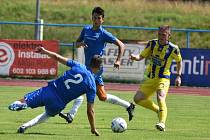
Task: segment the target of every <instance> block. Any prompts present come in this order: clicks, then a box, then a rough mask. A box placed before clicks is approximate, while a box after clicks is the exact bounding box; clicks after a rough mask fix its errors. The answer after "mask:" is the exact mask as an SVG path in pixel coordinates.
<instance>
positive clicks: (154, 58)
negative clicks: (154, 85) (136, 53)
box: [140, 39, 182, 78]
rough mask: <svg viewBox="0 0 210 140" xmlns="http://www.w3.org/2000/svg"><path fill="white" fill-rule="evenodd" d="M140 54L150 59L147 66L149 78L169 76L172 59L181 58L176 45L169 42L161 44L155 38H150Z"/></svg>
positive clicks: (177, 59)
mask: <svg viewBox="0 0 210 140" xmlns="http://www.w3.org/2000/svg"><path fill="white" fill-rule="evenodd" d="M140 55H141V56H143V57H144V58H146V59H149V60H150V63H149V65H148V66H147V73H148V77H149V78H170V66H171V63H172V60H176V62H180V61H181V60H182V57H181V54H180V50H179V48H178V46H176V45H174V44H173V43H171V42H169V43H168V44H166V45H164V46H162V45H160V44H159V41H158V40H157V39H153V40H150V41H149V42H148V44H147V46H146V48H145V49H144V50H143V51H142V52H141V53H140Z"/></svg>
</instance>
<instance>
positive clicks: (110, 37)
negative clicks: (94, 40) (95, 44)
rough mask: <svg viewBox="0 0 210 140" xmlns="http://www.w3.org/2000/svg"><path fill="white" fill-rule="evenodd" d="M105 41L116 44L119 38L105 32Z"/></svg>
mask: <svg viewBox="0 0 210 140" xmlns="http://www.w3.org/2000/svg"><path fill="white" fill-rule="evenodd" d="M103 35H104V40H105V42H108V43H115V42H116V40H117V38H116V37H115V36H113V35H112V34H111V33H110V32H108V31H106V30H104V33H103Z"/></svg>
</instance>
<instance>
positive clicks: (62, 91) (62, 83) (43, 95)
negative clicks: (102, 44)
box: [9, 47, 102, 136]
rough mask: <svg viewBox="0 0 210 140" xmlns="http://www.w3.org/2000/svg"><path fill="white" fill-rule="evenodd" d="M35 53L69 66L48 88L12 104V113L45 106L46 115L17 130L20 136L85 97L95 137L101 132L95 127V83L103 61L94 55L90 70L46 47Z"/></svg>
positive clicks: (10, 107) (27, 95) (39, 48)
mask: <svg viewBox="0 0 210 140" xmlns="http://www.w3.org/2000/svg"><path fill="white" fill-rule="evenodd" d="M36 52H38V53H42V54H46V55H48V56H49V57H51V58H53V59H55V60H57V61H58V62H60V63H62V64H64V65H67V66H68V67H70V69H69V70H67V71H66V72H65V73H64V74H63V75H62V76H60V77H59V78H57V79H55V80H52V81H50V82H49V83H48V85H47V86H46V87H42V88H40V89H38V90H35V91H33V92H30V93H28V94H26V95H25V96H24V98H22V99H20V100H18V101H15V102H13V103H12V104H11V105H9V109H10V110H12V111H19V110H23V109H26V108H27V107H31V108H36V107H40V106H45V112H44V113H43V114H40V115H39V116H37V117H36V118H34V119H32V120H31V121H29V122H27V123H24V124H23V125H22V126H20V128H19V129H18V133H24V132H25V130H26V129H28V128H29V127H32V126H34V125H36V124H39V123H42V122H44V121H46V120H47V119H48V118H49V117H53V116H55V115H57V114H59V113H60V112H61V111H62V110H63V109H64V108H65V106H66V104H68V103H69V102H70V101H72V100H74V99H76V98H77V97H79V96H81V95H82V94H86V97H87V116H88V120H89V123H90V127H91V132H92V133H93V134H95V135H96V136H99V133H98V131H97V129H96V127H95V115H94V108H93V107H94V99H95V96H96V84H95V78H94V73H97V72H98V71H99V69H100V67H101V65H102V58H101V57H100V56H99V55H93V56H92V58H91V61H90V63H89V65H88V66H89V67H86V66H85V65H82V64H79V63H78V62H76V61H73V60H70V59H67V58H65V57H62V56H60V55H59V54H56V53H54V52H51V51H48V50H46V49H44V48H43V47H38V48H36Z"/></svg>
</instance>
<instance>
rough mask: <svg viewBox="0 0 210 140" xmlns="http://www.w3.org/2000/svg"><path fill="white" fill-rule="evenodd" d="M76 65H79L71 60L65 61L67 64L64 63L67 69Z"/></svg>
mask: <svg viewBox="0 0 210 140" xmlns="http://www.w3.org/2000/svg"><path fill="white" fill-rule="evenodd" d="M78 64H79V63H78V62H76V61H74V60H71V59H69V60H68V61H67V63H66V65H67V66H68V67H73V66H75V65H78Z"/></svg>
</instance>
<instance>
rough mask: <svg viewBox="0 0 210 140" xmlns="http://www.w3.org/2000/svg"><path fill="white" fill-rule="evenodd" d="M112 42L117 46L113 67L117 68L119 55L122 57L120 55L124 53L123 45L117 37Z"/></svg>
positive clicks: (118, 66)
mask: <svg viewBox="0 0 210 140" xmlns="http://www.w3.org/2000/svg"><path fill="white" fill-rule="evenodd" d="M114 44H115V45H117V46H118V55H117V59H116V61H115V63H114V68H117V69H119V68H120V59H121V57H122V55H123V53H124V50H125V45H124V43H122V41H120V40H119V39H117V40H116V42H115V43H114Z"/></svg>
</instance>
